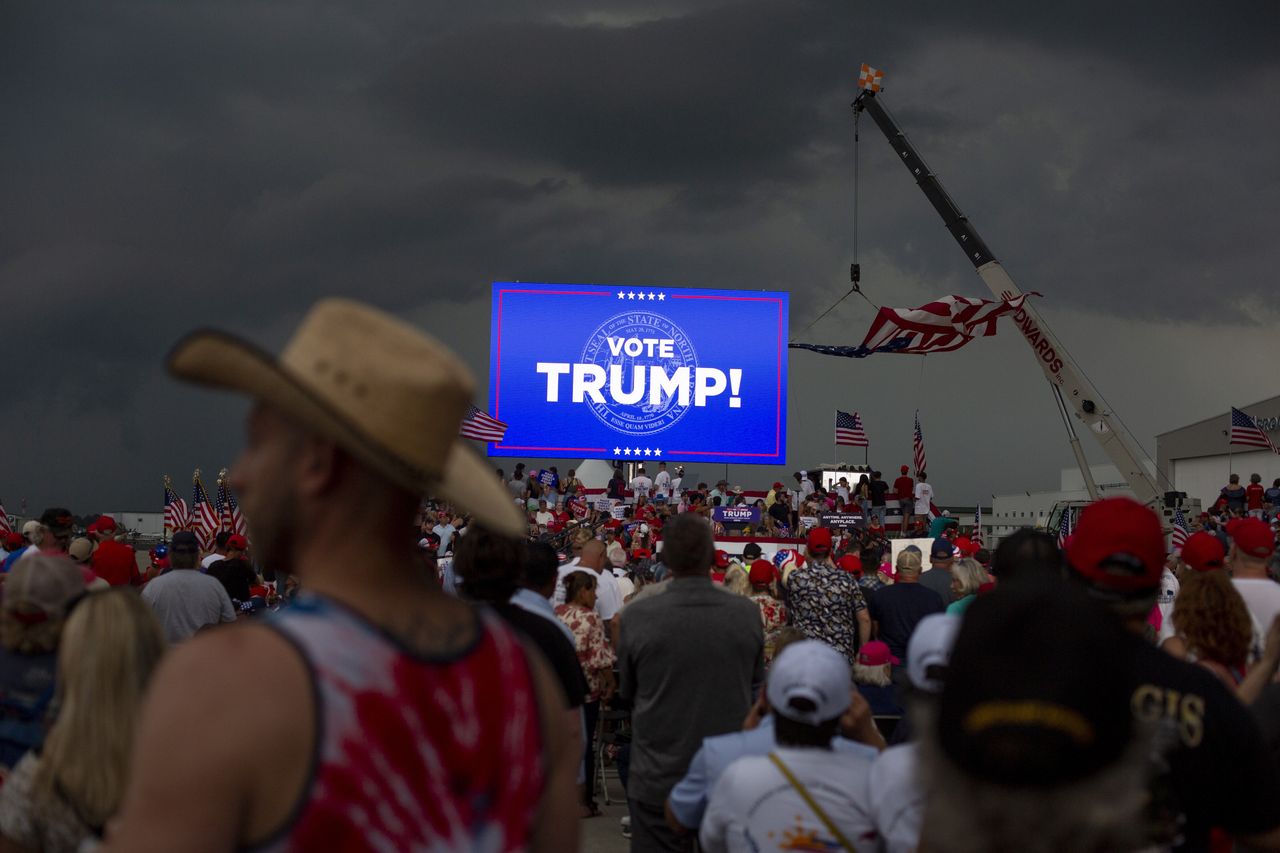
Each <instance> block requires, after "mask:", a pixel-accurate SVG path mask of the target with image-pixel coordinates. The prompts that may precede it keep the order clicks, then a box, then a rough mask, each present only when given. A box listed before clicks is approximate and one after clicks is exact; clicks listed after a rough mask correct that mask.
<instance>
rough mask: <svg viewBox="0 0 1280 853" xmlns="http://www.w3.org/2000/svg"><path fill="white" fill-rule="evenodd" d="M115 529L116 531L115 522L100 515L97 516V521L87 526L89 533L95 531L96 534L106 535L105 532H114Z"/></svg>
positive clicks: (108, 517) (106, 516)
mask: <svg viewBox="0 0 1280 853" xmlns="http://www.w3.org/2000/svg"><path fill="white" fill-rule="evenodd" d="M115 529H116V520H115V519H114V518H112V517H111V516H109V515H100V516H98V520H97V521H95V522H94V523H93V524H91V525H89V530H90V531H95V530H96V531H97V532H98V533H106V532H107V531H110V530H115Z"/></svg>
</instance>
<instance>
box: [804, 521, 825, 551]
mask: <svg viewBox="0 0 1280 853" xmlns="http://www.w3.org/2000/svg"><path fill="white" fill-rule="evenodd" d="M805 544H806V545H808V546H809V550H810V551H822V552H823V553H826V552H829V551H830V550H831V529H830V528H827V527H815V528H813V529H812V530H810V531H809V537H808V539H807V540H806V542H805Z"/></svg>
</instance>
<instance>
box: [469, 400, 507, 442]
mask: <svg viewBox="0 0 1280 853" xmlns="http://www.w3.org/2000/svg"><path fill="white" fill-rule="evenodd" d="M458 434H459V435H461V436H462V437H463V438H474V439H475V440H476V441H502V437H503V436H504V435H506V434H507V425H506V424H504V423H503V422H502V421H500V420H498V419H497V418H494V417H491V416H489V415H486V414H485V413H484V412H482V411H480V410H479V409H477V408H476V407H475V406H471V407H470V408H468V409H467V414H466V417H464V418H463V419H462V425H461V426H460V427H459V428H458Z"/></svg>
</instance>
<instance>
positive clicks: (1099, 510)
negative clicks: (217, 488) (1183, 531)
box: [1067, 498, 1165, 591]
mask: <svg viewBox="0 0 1280 853" xmlns="http://www.w3.org/2000/svg"><path fill="white" fill-rule="evenodd" d="M1164 557H1165V552H1164V529H1163V528H1162V527H1161V526H1160V519H1159V518H1158V517H1157V516H1156V514H1155V513H1154V512H1152V511H1151V510H1149V509H1147V508H1146V507H1145V506H1143V505H1142V504H1140V503H1138V502H1137V501H1135V500H1132V499H1130V498H1108V499H1106V500H1102V501H1098V502H1097V503H1093V504H1090V505H1089V506H1087V507H1085V508H1084V511H1083V512H1081V513H1080V521H1079V523H1078V524H1077V526H1076V531H1075V534H1074V535H1073V536H1072V537H1071V538H1070V539H1069V540H1068V541H1067V562H1068V563H1070V564H1071V567H1072V568H1073V569H1074V570H1075V571H1076V572H1077V573H1079V574H1081V575H1083V576H1084V577H1086V578H1088V579H1089V580H1090V581H1092V582H1093V583H1094V584H1095V585H1096V586H1099V587H1105V588H1108V589H1113V590H1117V591H1133V590H1140V589H1150V588H1154V587H1156V586H1158V585H1159V584H1160V575H1161V573H1162V572H1163V571H1164Z"/></svg>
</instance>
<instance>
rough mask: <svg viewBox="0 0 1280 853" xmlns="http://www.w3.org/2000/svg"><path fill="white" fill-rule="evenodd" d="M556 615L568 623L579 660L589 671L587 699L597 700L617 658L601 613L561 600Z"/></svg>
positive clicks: (583, 669)
mask: <svg viewBox="0 0 1280 853" xmlns="http://www.w3.org/2000/svg"><path fill="white" fill-rule="evenodd" d="M556 616H559V617H560V621H561V622H563V623H564V624H565V625H567V626H569V630H570V631H572V632H573V645H574V648H576V649H577V651H578V663H580V664H582V671H583V672H584V673H586V676H587V685H588V686H589V687H590V688H591V695H590V696H589V697H588V699H587V701H588V702H595V701H596V700H598V699H599V698H600V697H601V695H603V693H604V691H605V687H606V685H607V683H608V682H607V679H606V678H605V673H607V672H609V671H610V670H612V669H613V665H614V663H615V662H616V661H617V660H618V657H617V655H615V654H614V651H613V649H612V648H611V647H610V646H609V643H608V641H606V640H605V638H604V626H603V625H602V624H601V622H600V615H599V614H598V613H596V612H595V611H594V610H588V609H587V608H585V607H582V606H580V605H577V604H561V605H560V606H559V607H557V608H556Z"/></svg>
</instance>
